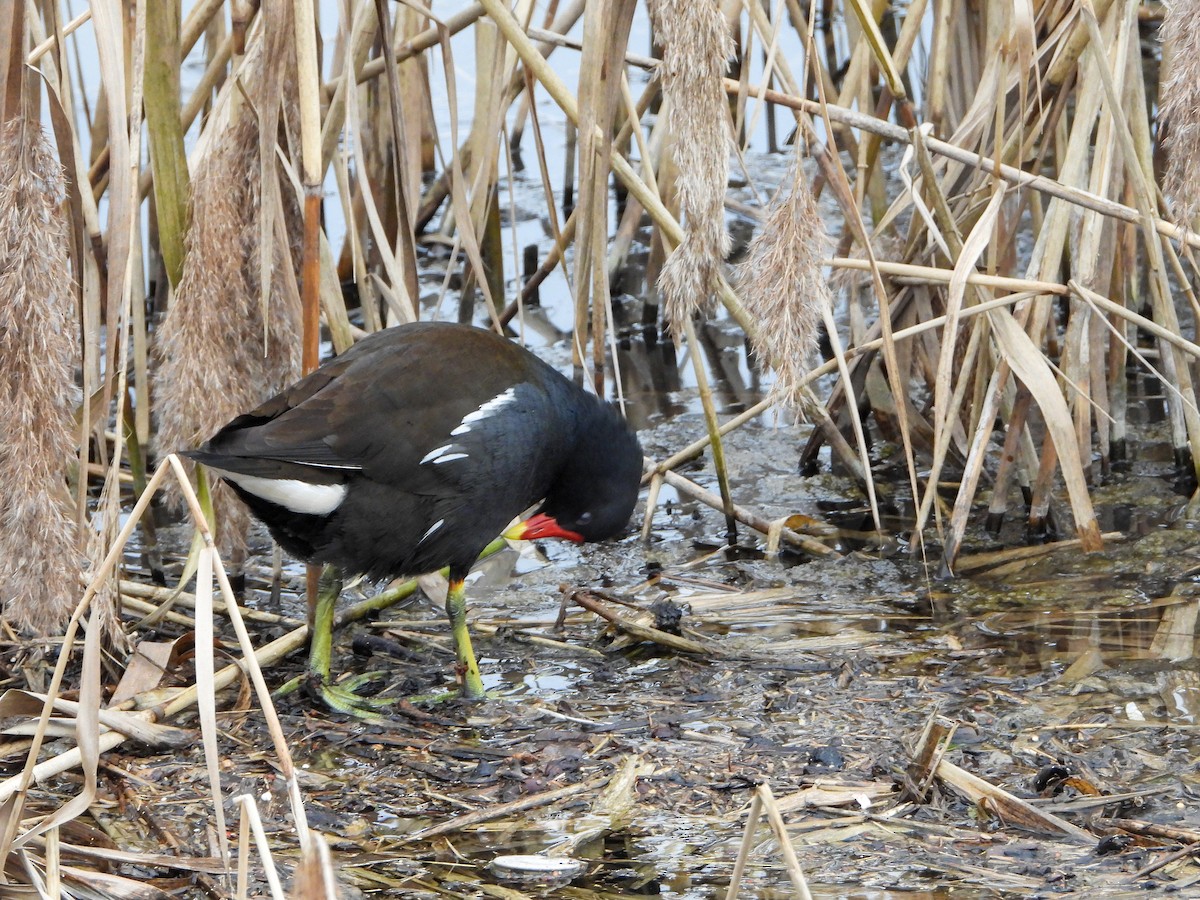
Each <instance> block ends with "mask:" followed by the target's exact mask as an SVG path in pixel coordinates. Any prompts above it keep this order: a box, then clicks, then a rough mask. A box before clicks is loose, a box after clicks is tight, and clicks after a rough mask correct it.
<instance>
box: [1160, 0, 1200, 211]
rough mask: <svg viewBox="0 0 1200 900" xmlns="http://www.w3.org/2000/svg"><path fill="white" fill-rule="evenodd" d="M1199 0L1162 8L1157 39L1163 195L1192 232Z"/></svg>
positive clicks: (1199, 190)
mask: <svg viewBox="0 0 1200 900" xmlns="http://www.w3.org/2000/svg"><path fill="white" fill-rule="evenodd" d="M1198 17H1200V0H1175V2H1173V3H1171V4H1170V5H1169V6H1168V7H1167V17H1166V20H1165V21H1164V22H1163V27H1162V39H1163V43H1164V44H1165V45H1166V47H1167V48H1168V51H1169V59H1170V73H1169V74H1168V75H1167V77H1166V80H1165V81H1164V82H1163V86H1162V105H1161V113H1160V115H1161V118H1162V120H1163V121H1164V122H1166V125H1167V136H1166V141H1165V143H1166V150H1167V157H1168V162H1167V171H1166V175H1165V177H1164V180H1163V192H1164V193H1165V194H1166V195H1167V196H1168V197H1170V198H1171V206H1172V208H1173V210H1174V212H1175V215H1176V217H1177V218H1178V220H1179V222H1180V224H1182V225H1186V226H1188V227H1194V224H1195V221H1196V215H1197V214H1198V213H1200V184H1198V183H1197V181H1196V178H1195V175H1194V172H1195V169H1196V165H1197V163H1200V18H1198Z"/></svg>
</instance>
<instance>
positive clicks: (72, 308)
mask: <svg viewBox="0 0 1200 900" xmlns="http://www.w3.org/2000/svg"><path fill="white" fill-rule="evenodd" d="M65 197H66V186H65V183H64V180H63V173H62V168H61V166H60V165H59V164H58V161H57V160H56V159H55V155H54V151H53V148H52V147H51V146H50V144H49V142H48V141H47V140H46V137H45V135H44V134H43V133H42V130H41V128H40V127H39V126H38V125H37V124H36V123H35V122H32V121H30V120H29V119H27V118H25V117H23V116H21V117H17V118H15V119H13V120H11V121H10V122H8V123H7V124H6V125H5V126H4V129H3V131H2V132H0V298H2V302H0V360H3V362H4V367H5V370H6V371H5V373H4V378H3V379H0V422H3V423H4V431H3V438H2V439H0V604H2V610H3V612H2V614H3V616H4V618H5V619H7V620H8V621H9V622H10V623H12V624H13V625H14V626H15V627H17V628H19V629H20V630H22V631H25V632H28V633H32V634H37V635H47V634H52V633H55V632H57V631H59V630H60V629H61V628H62V626H63V625H64V623H65V622H66V621H67V619H68V618H69V617H70V615H71V610H72V609H74V607H75V595H76V594H77V592H78V591H77V580H78V578H79V571H80V569H81V562H82V557H81V554H80V548H79V544H78V541H79V534H78V530H77V528H76V525H75V517H74V503H73V500H72V498H71V495H70V492H69V490H68V487H67V473H68V471H69V469H70V467H71V465H72V463H74V462H76V461H77V453H76V443H77V441H76V438H77V435H76V429H75V405H76V403H77V401H78V391H77V389H76V386H75V366H76V365H77V364H78V362H79V324H78V321H77V312H76V302H75V293H74V290H73V289H72V285H73V281H74V275H73V274H72V270H71V263H70V244H69V242H70V236H69V234H70V232H69V229H68V223H67V219H66V216H65V214H64V211H63V207H62V203H63V201H64V199H65ZM80 477H84V476H82V475H81V476H80Z"/></svg>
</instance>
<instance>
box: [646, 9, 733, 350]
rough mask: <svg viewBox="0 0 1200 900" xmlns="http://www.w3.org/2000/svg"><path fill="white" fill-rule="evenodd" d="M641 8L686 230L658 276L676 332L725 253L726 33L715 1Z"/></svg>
mask: <svg viewBox="0 0 1200 900" xmlns="http://www.w3.org/2000/svg"><path fill="white" fill-rule="evenodd" d="M649 6H650V17H651V20H652V21H653V23H654V28H655V32H656V37H657V39H658V41H659V43H661V44H662V47H663V59H662V64H661V66H660V67H659V74H660V76H661V78H662V89H663V96H664V98H665V102H666V104H667V108H668V110H669V113H668V114H669V117H670V119H669V121H670V124H671V132H672V134H673V136H674V144H673V147H674V155H675V165H676V168H677V169H678V171H679V174H678V177H677V181H676V185H677V188H678V192H679V207H680V210H681V211H682V213H683V220H684V228H685V231H686V234H685V236H684V239H683V243H681V244H680V245H679V246H678V247H677V248H676V249H675V251H674V252H673V253H672V254H671V256H670V258H669V259H668V260H667V262H666V264H665V265H664V266H663V270H662V274H661V275H660V276H659V279H658V287H659V290H660V291H662V294H663V297H664V299H665V301H666V307H667V317H668V318H669V319H670V321H671V325H672V328H674V329H675V330H676V333H678V331H679V329H680V328H681V327H682V325H681V323H682V322H683V321H684V320H685V318H687V317H689V316H691V315H692V314H693V313H695V312H696V311H697V310H707V309H708V308H709V306H710V305H711V302H710V301H711V298H712V296H713V293H714V291H715V290H716V285H717V274H718V266H719V265H720V264H721V262H722V261H723V260H724V259H725V256H726V255H727V254H728V253H729V234H728V232H727V231H726V230H725V185H726V182H727V181H728V170H729V123H728V119H729V110H728V107H727V106H726V104H725V91H724V89H723V88H722V85H721V79H722V77H723V76H724V74H725V69H726V66H727V64H728V60H729V58H730V56H732V55H733V38H732V37H731V36H730V34H729V28H728V27H727V25H726V23H725V17H724V16H723V15H722V14H721V9H720V6H719V5H718V4H717V3H716V2H715V0H651V2H650V4H649Z"/></svg>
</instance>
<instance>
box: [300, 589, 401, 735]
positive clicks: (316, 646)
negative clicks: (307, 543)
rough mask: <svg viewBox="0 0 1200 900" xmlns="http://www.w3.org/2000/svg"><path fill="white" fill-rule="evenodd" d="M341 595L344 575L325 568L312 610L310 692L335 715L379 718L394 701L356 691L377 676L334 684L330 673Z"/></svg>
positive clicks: (308, 681)
mask: <svg viewBox="0 0 1200 900" xmlns="http://www.w3.org/2000/svg"><path fill="white" fill-rule="evenodd" d="M341 593H342V578H341V573H339V572H338V570H337V569H335V568H334V567H333V566H326V567H325V569H324V570H323V571H322V572H321V585H320V588H319V590H318V591H317V605H316V609H314V610H313V621H312V631H311V633H310V635H309V639H308V678H307V682H306V684H307V688H308V692H309V694H311V695H312V696H313V697H314V698H315V699H317V700H319V701H320V702H322V703H324V704H325V705H326V706H328V707H329V708H330V709H332V710H335V711H336V712H341V713H346V714H348V715H352V716H358V717H359V718H360V719H378V718H379V710H380V709H382V708H384V707H386V706H387V705H388V704H389V703H394V702H395V701H394V700H380V699H372V698H370V697H360V696H359V695H358V694H356V693H354V691H355V688H358V687H360V686H362V685H363V684H365V683H367V682H369V681H373V680H375V679H376V678H378V677H379V676H378V673H374V672H371V673H367V674H364V675H356V676H355V677H353V678H348V679H346V680H345V681H343V682H342V683H341V684H334V683H333V680H332V678H331V677H330V674H329V670H330V667H331V663H332V658H333V614H334V610H335V609H336V607H337V601H338V597H339V596H341Z"/></svg>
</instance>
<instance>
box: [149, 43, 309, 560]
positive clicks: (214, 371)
mask: <svg viewBox="0 0 1200 900" xmlns="http://www.w3.org/2000/svg"><path fill="white" fill-rule="evenodd" d="M276 24H278V23H276ZM260 34H261V32H260ZM292 53H293V50H292V46H291V41H290V40H289V41H288V42H287V55H288V56H291V55H292ZM247 60H248V61H247V65H246V67H245V69H244V70H243V72H242V76H241V79H240V80H241V83H242V84H244V85H249V86H250V89H251V90H254V88H255V86H258V87H259V90H258V91H257V94H258V96H256V97H255V98H254V101H253V102H254V104H255V107H256V110H257V112H258V114H259V115H258V116H256V115H255V114H254V113H253V112H252V111H251V110H250V109H245V108H244V109H242V110H240V113H239V114H238V115H237V116H236V118H234V119H233V120H232V121H231V122H230V123H229V124H228V126H227V127H226V128H225V129H224V130H223V131H222V132H221V133H220V134H218V135H216V136H215V138H214V140H212V141H211V142H210V143H209V145H208V148H207V152H206V153H205V155H204V158H203V159H202V160H201V161H200V163H199V165H198V166H197V168H196V173H195V177H194V178H193V179H192V183H191V209H192V226H191V229H190V230H189V232H188V238H187V257H186V260H185V263H184V269H183V276H182V278H181V279H180V282H179V289H178V291H177V292H176V295H175V299H174V302H173V304H172V305H171V309H170V311H169V313H168V315H167V317H166V319H165V320H164V321H163V323H162V325H161V326H160V329H159V332H158V335H157V341H156V344H155V348H154V352H155V357H156V359H157V361H158V370H157V378H156V381H155V388H156V397H155V400H156V404H157V407H158V410H159V423H160V424H159V433H158V446H159V449H160V452H162V453H168V452H172V451H174V450H179V449H186V448H191V447H195V446H197V445H198V444H199V443H201V442H202V441H204V440H205V439H207V438H208V437H210V436H211V435H212V434H213V432H215V431H216V430H217V429H218V428H219V427H220V426H221V425H223V424H224V423H225V422H227V421H228V420H229V419H231V418H232V417H233V416H235V415H237V414H239V413H242V412H245V411H246V410H248V409H250V408H252V407H253V406H255V405H257V404H258V403H259V402H260V401H262V400H263V399H264V398H265V397H267V396H269V395H270V394H273V393H275V392H277V391H278V390H280V389H281V388H282V387H283V386H284V385H286V384H287V383H289V382H291V381H293V380H294V379H295V378H296V377H297V376H298V375H299V373H300V349H301V348H300V339H299V336H300V327H301V318H300V316H301V313H300V304H299V296H298V295H297V293H296V290H295V286H294V283H292V284H289V283H288V280H287V279H286V278H285V277H284V275H285V271H284V270H285V269H287V270H292V271H294V270H295V268H296V266H297V265H298V263H299V252H300V234H299V230H298V226H299V223H300V222H301V221H302V218H301V213H300V209H299V205H298V204H297V203H296V199H295V193H294V191H293V190H292V189H291V187H290V186H289V185H288V184H287V183H286V182H281V183H280V186H279V190H278V191H273V192H270V193H268V192H265V191H264V190H263V183H262V170H263V169H264V168H266V170H267V171H275V160H274V159H271V160H269V161H268V163H269V164H268V166H266V167H264V166H262V165H261V164H260V158H259V137H260V136H259V126H258V121H259V116H261V115H262V112H263V109H264V108H265V105H266V104H268V103H280V102H281V101H282V102H283V103H284V104H286V113H285V114H283V115H281V116H279V117H278V119H277V121H280V122H287V123H289V124H291V123H296V122H297V121H298V117H297V114H296V110H295V85H294V83H290V82H289V81H288V80H287V79H284V83H283V84H282V87H281V96H276V97H271V96H263V95H264V94H266V93H267V92H266V91H265V90H263V89H262V85H263V79H262V77H261V75H262V68H263V65H264V63H266V64H270V65H279V64H280V61H279V60H276V59H272V60H269V61H267V60H265V58H264V55H263V54H261V53H260V54H258V55H257V56H254V55H251V56H249V57H248V58H247ZM283 66H284V68H285V71H292V70H294V62H293V63H287V62H286V61H285V62H284V63H283ZM271 193H274V194H276V195H277V196H279V197H280V198H281V199H282V204H283V211H282V214H280V213H279V212H276V214H275V216H276V221H279V217H280V215H282V222H283V224H284V227H285V228H286V229H287V238H288V243H289V244H290V247H284V246H280V245H279V243H278V242H276V243H275V246H274V248H273V251H272V252H273V259H274V264H273V265H272V266H271V267H270V270H271V272H272V273H273V274H272V275H271V276H270V277H271V284H270V285H269V293H268V300H267V304H266V309H265V310H264V308H263V304H262V303H261V302H260V301H261V298H262V296H263V293H264V291H263V284H262V277H261V275H260V266H259V260H260V253H261V252H262V248H263V239H264V237H263V234H262V228H261V217H262V216H263V210H262V200H263V198H266V197H269V196H270V194H271ZM227 491H228V489H227V488H225V487H224V486H220V487H219V488H218V490H217V493H216V496H217V498H218V499H217V502H216V507H217V511H218V512H217V516H218V533H219V534H220V535H221V542H222V544H223V546H225V547H226V548H228V549H230V550H237V549H240V548H241V547H242V546H243V543H244V535H245V530H246V527H247V524H248V517H247V514H246V511H245V509H244V508H243V507H242V505H241V504H240V503H234V502H231V500H232V497H231V496H230V495H228V493H227ZM222 495H224V497H225V499H222Z"/></svg>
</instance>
